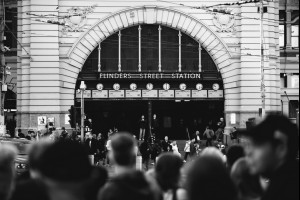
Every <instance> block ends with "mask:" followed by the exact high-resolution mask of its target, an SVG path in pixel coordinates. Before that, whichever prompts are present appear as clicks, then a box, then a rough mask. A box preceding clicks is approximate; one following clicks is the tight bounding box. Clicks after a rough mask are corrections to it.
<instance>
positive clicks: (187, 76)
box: [99, 72, 202, 80]
mask: <svg viewBox="0 0 300 200" xmlns="http://www.w3.org/2000/svg"><path fill="white" fill-rule="evenodd" d="M201 78H202V75H201V73H102V72H101V73H99V79H101V80H103V79H139V80H141V79H142V80H146V79H157V80H161V79H193V80H200V79H201Z"/></svg>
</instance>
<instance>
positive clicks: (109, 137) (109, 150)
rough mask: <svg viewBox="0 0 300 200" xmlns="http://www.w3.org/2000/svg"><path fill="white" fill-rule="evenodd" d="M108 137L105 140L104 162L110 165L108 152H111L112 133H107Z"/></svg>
mask: <svg viewBox="0 0 300 200" xmlns="http://www.w3.org/2000/svg"><path fill="white" fill-rule="evenodd" d="M108 135H109V136H108V139H107V141H106V145H105V147H106V164H107V166H110V158H109V155H110V152H111V149H112V148H111V138H112V137H113V135H112V134H110V133H108Z"/></svg>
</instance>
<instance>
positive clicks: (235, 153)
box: [226, 145, 245, 172]
mask: <svg viewBox="0 0 300 200" xmlns="http://www.w3.org/2000/svg"><path fill="white" fill-rule="evenodd" d="M226 157H227V168H228V171H229V172H230V171H231V168H232V166H233V165H234V163H235V162H236V161H237V160H238V159H240V158H243V157H245V150H244V147H243V146H241V145H232V146H230V147H229V148H228V150H227V154H226Z"/></svg>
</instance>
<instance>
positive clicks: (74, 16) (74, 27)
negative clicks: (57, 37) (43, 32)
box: [62, 5, 96, 32]
mask: <svg viewBox="0 0 300 200" xmlns="http://www.w3.org/2000/svg"><path fill="white" fill-rule="evenodd" d="M95 7H96V5H93V6H90V7H87V8H84V9H82V8H79V7H72V8H70V9H68V15H67V16H66V17H65V18H64V22H65V26H64V27H63V29H62V31H63V32H84V27H85V25H86V23H87V18H86V17H87V15H88V14H91V13H93V12H94V9H95Z"/></svg>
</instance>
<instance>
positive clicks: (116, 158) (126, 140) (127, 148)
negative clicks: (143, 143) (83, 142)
mask: <svg viewBox="0 0 300 200" xmlns="http://www.w3.org/2000/svg"><path fill="white" fill-rule="evenodd" d="M135 142H136V141H135V140H134V138H133V136H132V135H131V134H129V133H122V132H121V133H120V134H116V135H114V136H113V137H112V138H111V151H110V152H109V158H110V160H111V161H112V162H113V163H114V166H115V171H114V175H113V178H112V182H109V183H107V185H106V187H105V188H104V189H103V190H101V191H100V195H99V198H98V199H99V200H100V199H101V200H104V199H108V200H114V199H116V200H117V199H122V198H117V197H110V194H111V191H110V189H109V188H110V187H111V185H114V183H113V182H114V181H115V180H119V178H121V179H123V178H122V177H124V176H125V177H126V176H127V175H126V173H128V172H132V171H134V170H135V168H136V153H135V146H136V144H135ZM133 173H135V172H133ZM143 176H144V175H143ZM128 179H129V180H128V181H130V178H128ZM139 179H140V180H141V181H142V179H143V178H142V177H140V178H139ZM147 182H148V183H149V185H150V187H151V190H152V193H153V194H154V195H155V198H156V200H158V199H159V195H160V191H159V188H158V186H157V185H156V183H155V182H154V181H152V180H151V179H147ZM128 186H132V185H130V184H129V183H128ZM136 187H138V188H139V187H140V186H136ZM124 188H127V186H125V185H124ZM132 189H134V188H132ZM130 191H131V190H129V191H128V192H130ZM120 192H121V191H120ZM115 195H117V196H118V194H112V196H115ZM127 195H129V193H128V194H124V196H123V198H125V197H126V196H127ZM129 196H130V195H129ZM118 197H119V196H118ZM125 199H128V198H125ZM128 200H129V199H128Z"/></svg>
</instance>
